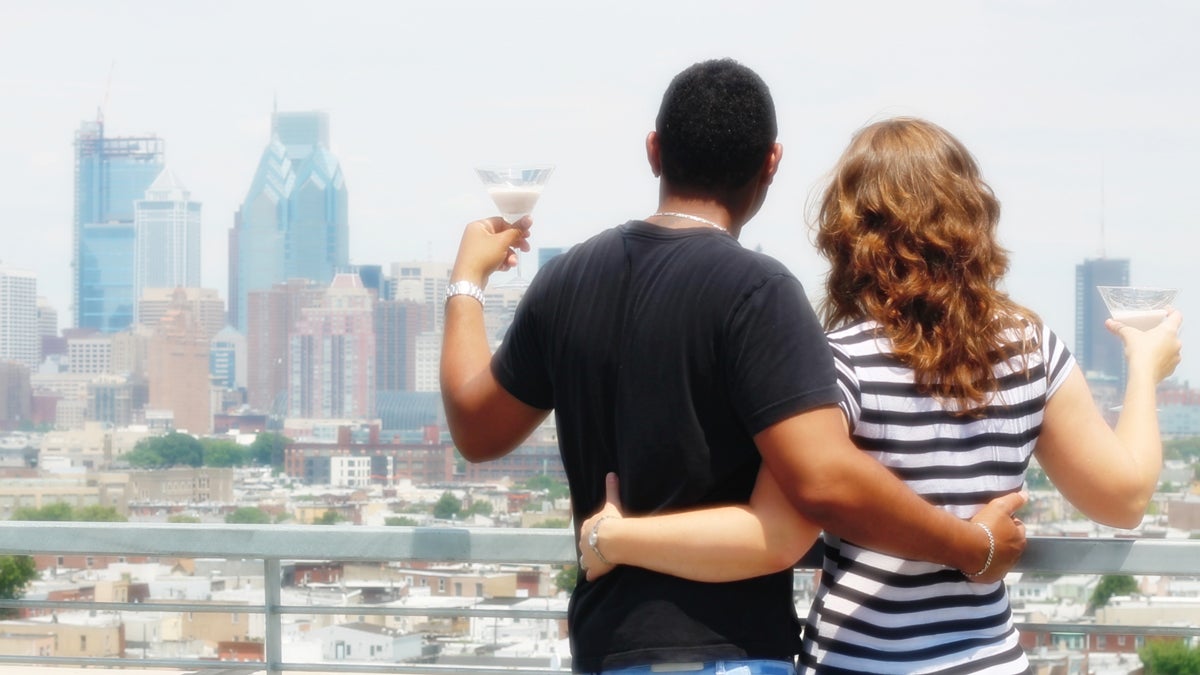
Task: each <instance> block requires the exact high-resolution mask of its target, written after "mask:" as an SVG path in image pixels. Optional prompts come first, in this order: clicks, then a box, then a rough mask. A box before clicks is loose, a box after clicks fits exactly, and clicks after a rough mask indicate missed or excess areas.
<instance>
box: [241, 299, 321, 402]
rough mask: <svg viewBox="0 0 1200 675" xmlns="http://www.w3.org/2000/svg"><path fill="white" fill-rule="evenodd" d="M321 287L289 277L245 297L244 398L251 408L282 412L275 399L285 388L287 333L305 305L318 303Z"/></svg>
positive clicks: (289, 332)
mask: <svg viewBox="0 0 1200 675" xmlns="http://www.w3.org/2000/svg"><path fill="white" fill-rule="evenodd" d="M324 290H325V289H324V288H323V287H322V286H320V285H318V284H317V283H316V282H313V281H308V280H306V279H291V280H289V281H287V282H286V283H282V284H275V285H274V286H272V287H271V288H269V289H267V290H262V291H251V292H250V294H249V296H248V298H247V301H248V302H247V304H248V307H247V309H248V312H247V314H248V316H249V324H250V328H249V329H248V330H247V331H246V398H247V402H248V403H249V404H250V407H251V408H254V409H256V410H258V411H260V412H264V413H268V414H271V413H276V412H278V413H283V412H284V410H283V407H284V406H283V404H282V403H281V404H280V405H278V406H277V405H276V401H277V400H281V396H282V395H283V394H284V393H285V392H286V391H287V383H288V375H287V360H288V336H289V335H290V334H291V333H292V330H293V329H294V328H295V326H296V324H297V323H298V322H299V321H300V319H301V316H302V312H303V310H304V308H306V307H316V306H318V305H320V304H321V298H322V296H323V295H324Z"/></svg>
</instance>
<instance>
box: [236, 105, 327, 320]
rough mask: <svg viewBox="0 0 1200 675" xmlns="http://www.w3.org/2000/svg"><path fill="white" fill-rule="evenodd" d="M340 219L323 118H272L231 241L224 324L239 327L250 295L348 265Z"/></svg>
mask: <svg viewBox="0 0 1200 675" xmlns="http://www.w3.org/2000/svg"><path fill="white" fill-rule="evenodd" d="M347 221H348V218H347V193H346V184H345V180H344V179H343V177H342V169H341V166H340V165H339V164H338V161H337V158H336V157H334V156H333V153H332V152H330V150H329V115H328V113H322V112H289V113H281V112H275V113H273V114H272V116H271V140H270V142H269V143H268V144H267V148H266V150H264V151H263V154H262V158H261V159H260V160H259V163H258V171H257V172H255V174H254V180H253V182H252V183H251V184H250V191H249V192H248V193H247V194H246V199H245V201H243V202H242V207H241V209H240V210H239V211H238V214H237V220H236V222H235V224H234V231H233V233H232V236H231V237H230V249H231V250H230V256H229V258H230V262H229V270H230V274H229V318H230V322H231V323H233V324H234V325H236V326H237V327H238V328H239V329H241V330H243V331H244V330H246V328H247V320H246V310H247V296H248V294H249V293H250V292H251V291H259V290H269V289H270V288H271V287H272V286H273V285H274V284H277V283H282V282H284V281H286V280H288V279H297V278H299V279H310V280H312V281H316V282H318V283H320V284H328V283H329V282H330V281H331V280H332V279H333V275H334V272H335V271H336V270H337V269H339V268H342V267H345V265H346V264H347V263H348V262H349V256H350V253H349V248H350V246H349V229H348V222H347Z"/></svg>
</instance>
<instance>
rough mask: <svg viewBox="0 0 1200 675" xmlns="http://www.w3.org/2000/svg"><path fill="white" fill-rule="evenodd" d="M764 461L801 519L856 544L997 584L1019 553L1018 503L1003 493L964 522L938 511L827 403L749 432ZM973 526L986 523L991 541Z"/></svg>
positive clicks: (1022, 539)
mask: <svg viewBox="0 0 1200 675" xmlns="http://www.w3.org/2000/svg"><path fill="white" fill-rule="evenodd" d="M754 440H755V443H757V445H758V449H759V452H761V453H762V456H763V461H764V462H765V463H766V464H767V466H768V467H769V468H770V469H771V473H772V474H773V475H774V476H775V479H776V481H777V482H778V483H779V485H780V487H782V489H783V491H784V493H785V494H786V495H787V497H788V499H789V500H790V501H791V503H792V504H793V505H794V506H795V507H796V509H797V510H799V511H800V513H802V514H804V516H805V517H806V518H808V519H809V520H811V521H813V522H814V523H817V524H819V525H821V526H822V527H823V528H824V529H825V530H826V531H829V532H832V533H834V534H837V535H838V536H841V537H843V538H845V539H849V540H851V541H853V542H855V543H856V544H859V545H861V546H866V547H869V548H873V549H876V550H878V551H882V552H884V553H889V554H891V555H895V556H900V557H903V558H909V559H912V560H926V561H929V562H934V563H938V564H942V565H946V566H949V567H953V568H955V569H959V570H962V571H964V572H966V573H969V574H973V573H975V572H977V571H979V570H981V569H983V568H984V567H985V563H986V562H987V558H988V553H989V549H990V548H994V554H993V556H992V561H991V564H990V565H987V566H986V567H987V570H986V573H985V574H982V575H978V576H973V577H972V579H973V580H975V581H981V582H986V581H997V580H999V579H1002V578H1003V577H1004V575H1005V574H1006V573H1007V572H1008V570H1009V569H1011V568H1012V566H1013V565H1015V564H1016V562H1017V559H1018V558H1020V556H1021V553H1022V552H1023V551H1024V550H1025V527H1024V525H1023V524H1021V523H1020V521H1017V520H1015V519H1014V518H1013V517H1012V514H1013V512H1014V511H1016V509H1018V508H1020V506H1021V505H1022V504H1024V503H1025V498H1024V496H1023V495H1020V494H1016V493H1014V494H1010V495H1005V496H1004V497H1001V498H999V499H996V500H994V501H992V502H991V503H989V504H988V505H987V506H985V507H984V508H983V510H981V511H980V512H979V513H978V514H977V515H976V516H975V517H974V518H973V519H971V520H970V521H964V520H960V519H959V518H956V517H955V516H954V515H953V514H951V513H949V512H947V511H945V510H943V509H940V508H937V507H935V506H933V505H931V504H929V503H928V502H926V501H925V500H924V499H922V498H921V497H920V496H919V495H917V494H916V493H915V492H913V491H912V490H911V489H910V488H909V487H908V486H907V485H905V484H904V482H903V481H901V480H900V479H899V478H897V477H896V476H895V475H894V474H892V472H891V471H889V470H888V469H887V468H886V467H884V466H883V465H882V464H880V463H879V462H877V461H875V460H874V459H873V458H871V457H870V456H869V455H867V454H866V453H864V452H862V451H860V450H859V449H858V448H856V447H855V446H854V444H853V443H851V441H850V439H849V437H848V436H847V434H846V431H845V421H844V418H843V416H842V413H841V411H839V410H838V409H837V408H836V407H832V406H828V407H823V408H817V409H815V410H810V411H808V412H804V413H801V414H799V415H796V416H793V417H789V418H787V419H785V420H783V421H782V422H778V423H776V424H774V425H772V426H770V427H767V428H766V429H765V430H763V431H762V432H760V433H758V434H757V435H756V436H755V437H754ZM976 523H982V524H983V525H986V526H987V528H988V529H989V530H990V531H991V533H992V535H993V537H994V539H995V542H994V547H993V546H992V545H991V544H990V543H989V538H988V535H987V533H985V532H984V529H983V528H982V527H979V526H978V525H977V524H976Z"/></svg>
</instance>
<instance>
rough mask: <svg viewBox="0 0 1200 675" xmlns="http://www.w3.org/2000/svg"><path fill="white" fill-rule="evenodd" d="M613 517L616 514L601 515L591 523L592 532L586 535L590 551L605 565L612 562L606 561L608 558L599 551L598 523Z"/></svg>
mask: <svg viewBox="0 0 1200 675" xmlns="http://www.w3.org/2000/svg"><path fill="white" fill-rule="evenodd" d="M613 518H616V516H601V517H600V520H597V521H596V522H595V523H593V524H592V532H591V534H589V535H588V546H591V547H592V553H595V554H596V557H597V558H599V559H600V562H602V563H604V564H605V565H611V564H612V563H610V562H608V558H605V557H604V554H603V553H601V552H600V523H603V522H604V521H606V520H611V519H613Z"/></svg>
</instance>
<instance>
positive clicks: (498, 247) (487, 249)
mask: <svg viewBox="0 0 1200 675" xmlns="http://www.w3.org/2000/svg"><path fill="white" fill-rule="evenodd" d="M532 225H533V221H531V220H530V219H529V217H528V216H526V217H524V218H522V219H520V220H518V221H517V222H516V223H513V224H511V225H510V224H509V223H508V222H506V221H505V220H504V219H503V218H501V217H500V216H493V217H491V218H484V219H483V220H476V221H475V222H473V223H470V224H468V225H467V227H466V229H465V230H463V236H462V240H461V241H460V242H459V245H458V257H456V258H455V260H454V271H453V272H452V273H451V275H450V280H451V281H470V282H472V283H475V284H478V285H480V286H484V285H486V284H487V279H488V277H489V276H491V274H492V272H495V271H501V272H503V271H506V270H509V269H512V268H513V267H515V266H516V264H517V250H521V251H528V250H529V241H528V239H529V228H530V227H531V226H532Z"/></svg>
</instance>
